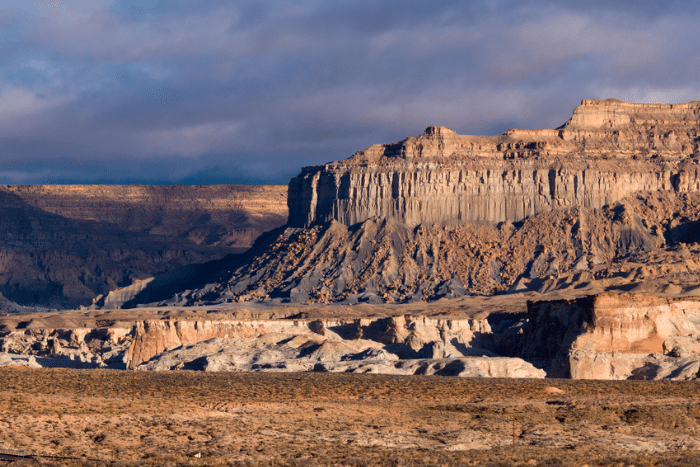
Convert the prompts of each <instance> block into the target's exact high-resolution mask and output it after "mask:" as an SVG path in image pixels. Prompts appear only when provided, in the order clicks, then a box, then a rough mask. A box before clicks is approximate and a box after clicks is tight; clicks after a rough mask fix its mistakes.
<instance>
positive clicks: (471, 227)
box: [115, 192, 700, 306]
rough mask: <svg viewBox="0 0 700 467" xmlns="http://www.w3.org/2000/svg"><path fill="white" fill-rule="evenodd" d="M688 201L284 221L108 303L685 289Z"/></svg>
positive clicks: (694, 249) (699, 258) (658, 196)
mask: <svg viewBox="0 0 700 467" xmlns="http://www.w3.org/2000/svg"><path fill="white" fill-rule="evenodd" d="M698 206H700V193H680V194H676V193H674V192H653V193H649V192H647V193H638V194H637V195H635V196H634V197H630V198H626V199H623V200H621V202H620V203H618V204H616V205H613V206H606V207H604V208H601V209H590V208H583V207H575V208H567V209H559V210H555V211H551V212H544V213H540V214H537V215H534V216H531V217H529V218H527V219H525V220H523V221H522V222H519V223H515V224H512V223H502V224H500V225H493V224H467V225H464V226H439V225H433V226H428V225H421V226H418V227H415V228H410V227H408V226H406V225H405V224H402V223H400V222H397V221H396V220H394V219H384V220H378V219H369V220H367V221H364V222H362V223H360V224H356V225H353V226H350V227H348V226H345V225H343V224H340V223H338V222H331V223H329V224H323V225H315V226H313V227H311V228H307V229H299V228H286V229H282V230H279V231H275V232H271V233H269V234H267V235H265V236H263V237H261V239H260V241H259V243H258V244H257V245H256V246H255V247H254V248H253V249H252V250H251V251H249V252H248V253H247V254H246V255H243V256H241V257H237V258H230V259H228V260H221V261H217V262H212V263H209V264H208V265H203V266H202V267H197V268H190V269H189V270H188V269H181V270H179V273H178V274H177V275H176V274H171V275H169V276H162V277H159V278H156V280H154V281H153V282H152V283H150V284H148V286H147V287H145V288H144V289H143V290H140V291H139V292H138V293H136V294H131V295H129V294H125V295H124V298H123V301H122V302H120V303H121V305H122V306H137V305H139V304H157V305H185V306H191V305H196V304H225V303H228V302H239V301H250V300H264V301H267V302H271V303H287V302H291V303H306V302H309V301H310V302H320V303H324V302H340V303H362V302H370V303H395V302H399V303H402V302H410V301H419V300H435V299H439V298H450V297H458V296H463V295H467V294H486V295H490V294H494V293H505V292H514V291H523V290H532V291H538V292H541V293H548V292H552V291H556V290H569V291H570V292H571V293H572V294H576V295H586V294H590V293H596V292H599V291H602V290H628V291H629V290H634V291H640V292H641V291H645V292H658V293H697V292H698V290H697V288H698V283H700V245H699V244H698V243H697V242H698V240H700V234H699V233H698V232H700V231H699V230H698V229H697V226H698V225H699V224H700V209H698ZM116 303H117V302H115V304H116Z"/></svg>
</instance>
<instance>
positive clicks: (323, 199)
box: [288, 99, 700, 227]
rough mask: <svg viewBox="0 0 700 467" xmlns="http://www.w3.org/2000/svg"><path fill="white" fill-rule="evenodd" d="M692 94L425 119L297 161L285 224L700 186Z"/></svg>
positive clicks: (457, 214)
mask: <svg viewBox="0 0 700 467" xmlns="http://www.w3.org/2000/svg"><path fill="white" fill-rule="evenodd" d="M699 118H700V102H690V103H686V104H630V103H626V102H622V101H619V100H615V99H609V100H606V101H590V100H584V101H583V102H582V104H581V105H580V106H578V107H577V108H576V109H575V110H574V114H573V117H572V118H571V119H570V120H569V121H567V122H566V123H565V124H564V125H563V126H562V127H560V128H558V129H556V130H534V131H529V130H509V131H508V132H506V133H505V134H503V135H501V136H464V135H458V134H456V133H455V132H453V131H451V130H449V129H447V128H445V127H428V129H426V131H425V132H424V133H423V134H422V135H419V136H416V137H411V138H407V139H405V140H403V141H401V142H399V143H392V144H384V145H374V146H371V147H369V148H367V149H365V150H363V151H360V152H358V153H356V154H354V155H353V156H352V157H350V158H349V159H346V160H344V161H340V162H333V163H329V164H326V165H323V166H318V167H306V168H304V169H303V170H302V173H301V174H300V175H299V176H297V177H295V178H294V179H292V180H291V182H290V184H289V201H288V204H289V224H288V225H289V226H294V227H309V226H312V225H315V224H319V223H324V222H328V221H331V220H335V221H337V222H340V223H342V224H344V225H348V226H350V225H353V224H356V223H358V222H362V221H365V220H367V219H370V218H372V217H378V218H381V219H395V220H397V221H399V222H401V223H404V224H406V225H408V226H415V225H418V224H428V225H432V224H440V225H464V224H466V223H471V222H491V223H497V222H503V221H510V222H517V221H520V220H522V219H523V218H525V217H528V216H531V215H534V214H537V213H541V212H545V211H551V210H553V209H557V208H565V207H576V206H580V207H585V208H599V207H602V206H605V205H609V204H612V203H614V202H616V201H618V200H620V199H622V198H624V197H626V196H629V195H631V194H633V193H635V192H639V191H657V190H669V191H675V192H688V191H698V190H700V166H699V165H698V158H699V157H700V140H699V137H700V119H699Z"/></svg>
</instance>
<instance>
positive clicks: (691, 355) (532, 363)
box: [0, 292, 700, 380]
mask: <svg viewBox="0 0 700 467" xmlns="http://www.w3.org/2000/svg"><path fill="white" fill-rule="evenodd" d="M382 307H386V305H382ZM377 310H379V308H377ZM445 312H447V309H444V310H443V313H445ZM115 313H116V312H115ZM122 313H124V312H122ZM170 313H171V312H158V314H156V315H152V316H150V317H143V318H138V319H136V320H133V319H132V320H130V319H124V318H125V317H127V315H124V314H122V315H118V314H112V313H109V312H108V313H96V314H95V313H93V314H89V313H88V314H86V313H82V314H75V313H73V314H71V313H68V314H56V315H51V316H48V317H40V318H34V319H32V318H31V316H32V315H25V317H24V318H23V317H21V316H18V315H15V316H12V315H9V316H6V317H4V318H3V317H0V352H2V353H0V366H5V365H14V366H35V367H38V366H69V367H85V368H95V367H108V368H135V369H138V370H201V371H262V372H300V371H302V372H304V371H316V372H319V371H320V372H346V373H347V372H352V373H383V374H415V375H422V374H427V375H430V374H436V375H445V376H461V377H526V378H542V377H545V376H546V377H556V378H561V377H567V378H573V379H684V380H696V379H700V339H699V338H698V336H700V298H698V297H676V298H670V297H664V296H659V295H656V294H646V293H622V294H620V293H610V292H607V293H603V294H596V295H590V296H586V297H581V298H576V299H562V300H531V301H529V302H528V303H527V313H503V312H495V313H482V314H477V315H473V316H464V315H462V316H450V315H447V314H443V315H436V316H427V315H425V314H423V315H420V314H396V315H392V316H381V315H380V316H367V313H363V314H364V315H365V316H362V317H358V316H354V317H353V316H345V317H340V316H338V317H330V316H328V317H325V318H311V317H300V316H299V315H298V314H289V313H287V314H284V312H283V311H282V312H281V313H280V311H279V310H278V311H276V312H274V313H275V314H276V316H273V315H272V314H271V311H270V310H268V311H264V312H250V311H248V312H245V311H233V312H231V311H230V312H223V311H218V312H212V311H210V312H207V313H205V314H204V315H202V314H201V313H200V315H199V316H187V314H188V312H186V311H185V312H181V313H184V314H183V315H182V316H179V317H178V316H169V315H170ZM211 313H214V314H213V315H212V316H208V315H210V314H211ZM370 314H371V313H370ZM27 318H28V319H27ZM23 319H26V320H23Z"/></svg>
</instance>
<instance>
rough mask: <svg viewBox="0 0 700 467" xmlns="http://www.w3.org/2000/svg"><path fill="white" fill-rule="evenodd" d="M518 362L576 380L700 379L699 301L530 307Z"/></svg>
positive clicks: (643, 297)
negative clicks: (538, 364)
mask: <svg viewBox="0 0 700 467" xmlns="http://www.w3.org/2000/svg"><path fill="white" fill-rule="evenodd" d="M528 319H529V322H528V327H527V333H526V340H525V345H524V350H523V353H522V356H523V358H526V359H528V360H532V361H537V360H539V361H541V362H546V365H547V366H548V367H549V372H548V374H549V376H559V377H571V378H574V379H698V378H700V299H698V298H677V299H672V298H666V297H660V296H657V295H652V294H613V293H605V294H601V295H595V296H589V297H584V298H580V299H575V300H558V301H539V302H532V303H529V304H528Z"/></svg>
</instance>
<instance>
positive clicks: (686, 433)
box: [0, 368, 700, 467]
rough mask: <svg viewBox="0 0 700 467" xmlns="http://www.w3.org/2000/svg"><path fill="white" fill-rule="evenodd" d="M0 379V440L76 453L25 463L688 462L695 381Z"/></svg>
mask: <svg viewBox="0 0 700 467" xmlns="http://www.w3.org/2000/svg"><path fill="white" fill-rule="evenodd" d="M132 377H133V378H134V383H135V393H133V392H132V391H133V389H132V382H131V381H132ZM550 386H555V387H556V388H558V389H560V390H561V391H563V393H561V394H560V393H556V392H553V391H552V390H551V388H549V389H548V387H550ZM0 388H2V389H0V420H2V426H3V429H2V430H1V431H0V449H17V450H24V451H33V452H36V453H38V454H42V455H57V456H66V457H74V458H77V459H72V460H71V459H52V458H49V457H41V458H36V459H33V460H32V459H27V460H23V461H22V462H23V463H24V464H27V465H95V464H100V465H113V466H121V465H134V464H139V465H173V466H175V465H215V466H218V465H220V466H224V465H227V466H263V465H265V466H268V465H279V466H282V465H289V466H302V465H303V466H309V465H311V466H314V465H318V466H356V467H359V466H394V465H396V466H398V465H401V466H404V465H407V466H410V465H415V466H419V465H420V466H423V465H427V466H430V465H432V466H458V465H491V466H501V465H502V466H530V465H582V464H584V463H587V464H588V465H589V466H594V465H611V464H613V465H614V464H616V463H623V464H624V465H697V464H698V462H700V453H699V452H698V447H700V431H699V429H700V408H699V407H700V406H699V405H698V402H699V401H700V385H697V384H696V383H694V382H670V381H572V380H506V379H463V378H445V377H425V376H422V377H400V376H390V375H344V374H329V373H323V374H318V373H309V374H286V373H281V374H278V373H275V374H249V373H198V372H190V371H179V372H166V373H161V372H144V373H141V372H137V373H136V374H134V375H132V374H130V373H128V372H123V371H107V370H68V369H42V370H19V369H12V368H9V369H0ZM132 394H133V396H134V401H133V402H132ZM513 420H515V434H516V436H515V448H513V425H514V424H513ZM6 426H8V427H9V429H6V428H5V427H6ZM89 459H93V460H89Z"/></svg>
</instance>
